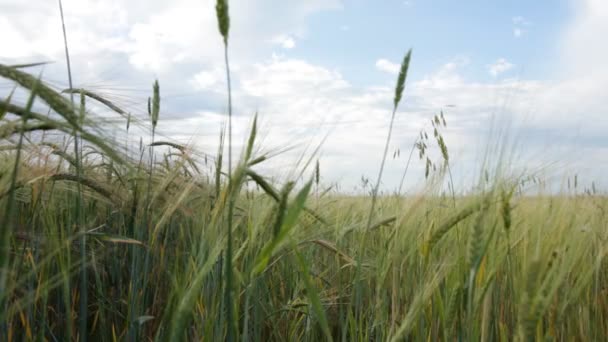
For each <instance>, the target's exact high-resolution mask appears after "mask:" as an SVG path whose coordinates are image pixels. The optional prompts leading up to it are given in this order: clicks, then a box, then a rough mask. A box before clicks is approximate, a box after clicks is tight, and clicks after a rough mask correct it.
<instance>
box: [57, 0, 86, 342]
mask: <svg viewBox="0 0 608 342" xmlns="http://www.w3.org/2000/svg"><path fill="white" fill-rule="evenodd" d="M58 2H59V14H60V16H61V29H62V32H63V46H64V50H65V61H66V66H67V72H68V84H69V87H70V88H73V84H72V66H71V63H70V51H69V48H68V36H67V31H66V29H65V18H64V15H63V3H62V1H61V0H58ZM70 101H71V103H72V108H73V107H74V94H73V93H70ZM81 110H82V108H81ZM74 154H75V158H76V163H77V165H76V173H77V175H78V177H80V166H79V165H78V160H79V158H78V154H79V152H78V135H77V129H76V128H74ZM77 191H78V194H77V199H76V206H75V208H74V210H75V212H76V217H77V220H78V221H77V222H78V226H79V228H80V229H84V227H83V226H84V223H83V221H84V220H83V217H82V213H81V205H82V188H81V186H80V182H77ZM82 239H83V241H82V245H81V250H80V251H81V255H80V257H81V258H83V260H82V263H81V264H82V268H81V270H80V276H81V283H80V296H81V297H80V313H79V315H78V331H79V337H80V339H81V341H83V342H86V341H87V291H86V288H87V280H86V263H85V262H84V261H85V258H86V246H85V242H86V236H85V234H82ZM67 320H68V321H69V320H70V318H68V319H67ZM68 334H69V335H71V331H70V332H68ZM69 339H71V336H69Z"/></svg>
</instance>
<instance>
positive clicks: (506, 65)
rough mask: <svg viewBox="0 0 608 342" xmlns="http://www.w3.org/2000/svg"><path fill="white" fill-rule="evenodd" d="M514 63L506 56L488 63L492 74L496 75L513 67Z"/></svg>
mask: <svg viewBox="0 0 608 342" xmlns="http://www.w3.org/2000/svg"><path fill="white" fill-rule="evenodd" d="M513 67H514V65H513V64H512V63H511V62H509V61H507V60H506V59H504V58H499V59H498V60H497V61H496V62H494V63H492V64H490V65H488V72H489V73H490V75H492V76H494V77H496V76H498V75H500V74H502V73H504V72H507V71H509V70H511V69H513Z"/></svg>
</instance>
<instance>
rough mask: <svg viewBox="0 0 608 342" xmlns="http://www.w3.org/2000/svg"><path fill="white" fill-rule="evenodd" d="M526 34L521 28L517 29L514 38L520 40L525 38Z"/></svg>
mask: <svg viewBox="0 0 608 342" xmlns="http://www.w3.org/2000/svg"><path fill="white" fill-rule="evenodd" d="M524 33H525V31H524V30H522V29H520V28H518V27H516V28H514V29H513V36H514V37H515V38H520V37H521V36H523V34H524Z"/></svg>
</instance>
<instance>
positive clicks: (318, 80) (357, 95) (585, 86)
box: [0, 0, 608, 192]
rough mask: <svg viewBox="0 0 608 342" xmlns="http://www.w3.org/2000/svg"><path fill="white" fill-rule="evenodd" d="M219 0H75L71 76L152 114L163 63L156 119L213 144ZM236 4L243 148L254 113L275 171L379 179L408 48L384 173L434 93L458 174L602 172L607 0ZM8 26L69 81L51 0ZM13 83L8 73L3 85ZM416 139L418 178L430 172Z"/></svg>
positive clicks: (218, 118)
mask: <svg viewBox="0 0 608 342" xmlns="http://www.w3.org/2000/svg"><path fill="white" fill-rule="evenodd" d="M214 5H215V3H214V1H212V0H175V1H171V2H169V1H160V0H131V1H125V0H103V1H97V0H64V1H63V7H64V13H65V20H66V29H67V33H68V40H69V48H70V54H71V61H72V68H73V74H74V86H75V87H84V88H87V89H90V90H92V91H95V92H97V93H99V94H102V95H104V96H106V97H109V98H111V99H112V100H113V101H115V102H116V103H117V104H119V105H121V106H123V107H124V108H125V109H127V110H129V111H131V112H132V113H133V115H135V116H138V117H140V118H141V119H142V120H145V117H146V114H145V111H146V105H145V104H146V100H147V97H148V96H149V94H150V92H151V85H152V82H153V81H154V80H155V79H158V80H159V82H160V86H161V97H162V103H161V116H160V120H159V131H160V132H161V135H162V136H164V137H167V138H171V139H174V140H177V141H179V142H183V143H188V144H191V145H192V146H195V147H196V148H197V149H199V150H201V151H203V152H205V153H209V154H215V152H216V150H217V144H218V133H219V131H220V127H221V125H222V124H223V123H225V122H226V118H227V117H226V112H227V105H226V95H227V92H226V80H225V69H224V56H223V46H222V40H221V38H220V35H219V32H218V28H217V22H216V19H215V11H214ZM229 6H230V14H231V27H230V39H229V58H230V64H231V75H232V81H233V83H232V87H233V88H232V90H233V105H234V110H233V113H234V143H235V150H236V151H240V149H241V148H242V143H243V142H244V140H245V138H246V134H247V130H248V128H249V126H250V124H251V121H252V117H253V114H254V113H256V112H257V113H259V117H260V122H261V127H260V138H261V141H260V143H261V145H260V149H259V150H258V151H257V153H259V154H262V153H265V152H267V153H274V152H277V151H282V153H281V154H279V155H278V156H276V157H273V159H271V160H270V161H268V162H267V163H266V164H265V165H262V166H260V168H261V170H262V171H264V172H266V173H268V174H271V175H273V176H275V177H276V178H277V179H278V180H280V179H281V178H282V177H283V178H284V177H286V176H287V175H291V174H293V171H295V170H294V165H295V164H296V162H297V161H298V160H300V159H301V157H302V156H303V155H304V156H307V157H310V156H312V155H313V153H316V155H314V156H313V159H314V160H316V159H317V158H318V159H319V161H320V166H321V174H322V179H323V182H324V183H325V184H332V183H338V184H339V185H340V189H341V190H343V191H347V192H348V191H360V190H361V189H362V179H370V180H375V179H376V177H377V173H378V168H379V166H380V161H381V158H382V152H383V149H384V143H385V139H386V136H387V132H388V125H389V122H390V117H391V109H392V103H393V96H394V86H395V82H396V79H397V74H398V71H399V67H400V63H401V60H402V59H403V56H404V55H405V53H406V52H407V51H408V49H410V48H411V49H412V50H413V53H412V62H411V64H410V69H409V73H408V78H407V81H406V87H405V92H404V97H403V100H402V102H401V104H400V106H399V108H398V110H397V113H396V118H395V126H394V131H393V135H392V139H391V141H390V145H389V158H388V161H387V165H386V168H385V174H384V176H383V181H382V189H383V190H384V191H392V190H394V189H396V188H397V186H398V184H399V182H400V180H401V177H402V174H403V172H404V168H405V165H406V162H407V156H408V155H409V153H410V150H411V147H412V145H413V144H414V142H415V141H416V139H417V137H418V136H419V133H420V131H421V130H425V131H427V132H428V133H429V134H430V133H431V132H432V126H431V124H430V120H431V118H432V117H433V116H434V115H435V114H438V113H439V112H440V111H443V112H444V115H445V118H446V120H447V127H445V128H443V129H442V134H443V135H444V137H445V141H446V143H447V145H448V149H449V152H450V164H451V168H452V171H453V174H454V179H455V180H454V181H455V183H456V188H457V189H459V190H461V191H465V190H466V189H467V188H468V187H470V186H472V184H475V182H476V181H477V179H478V177H479V174H480V170H481V164H482V162H483V161H484V160H491V161H493V162H498V161H499V160H500V161H502V162H503V163H504V165H505V166H503V168H504V169H506V172H513V173H519V172H524V171H525V172H534V173H537V172H538V173H539V174H540V175H542V176H543V177H547V179H551V180H552V181H553V182H555V184H557V186H559V185H560V184H566V178H567V177H572V176H573V175H574V174H578V179H579V182H580V183H582V184H584V185H586V186H590V184H591V182H595V184H596V186H597V187H600V188H606V185H608V179H607V178H606V175H605V173H604V172H603V170H606V169H608V136H607V135H606V132H608V119H607V117H606V114H608V99H607V98H606V96H605V89H608V63H606V60H608V46H607V45H606V44H605V41H604V39H605V37H606V35H607V34H608V2H607V1H605V0H552V1H549V0H538V1H528V0H513V1H482V0H466V1H465V0H462V1H453V0H426V1H423V0H408V1H404V0H385V1H369V0H308V1H295V0H294V1H284V0H232V1H230V2H229ZM0 32H2V34H1V35H0V46H1V47H2V48H1V49H0V63H5V64H15V63H25V62H37V61H53V62H54V63H53V64H50V65H47V66H45V67H44V70H43V71H42V72H43V75H44V79H45V80H47V81H48V82H50V83H51V84H53V85H54V86H55V87H57V88H58V89H61V88H65V87H67V78H66V67H65V59H64V58H65V57H64V51H63V38H62V31H61V21H60V16H59V9H58V5H57V2H55V1H49V0H31V1H21V0H0ZM9 91H10V87H7V86H4V87H2V86H0V96H5V94H4V93H6V94H8V92H9ZM3 92H4V93H3ZM99 110H102V109H101V108H100V109H99ZM430 145H433V146H431V148H430V149H429V156H430V158H431V159H432V160H433V161H436V162H437V163H438V164H439V163H440V153H439V151H438V150H437V149H436V148H435V146H434V144H433V143H431V144H430ZM495 146H502V147H504V148H505V151H506V152H505V154H501V153H499V149H497V148H495ZM317 147H319V149H318V150H317ZM315 151H316V152H315ZM416 157H417V156H416V155H415V157H414V158H413V161H412V163H411V165H410V168H409V169H408V174H407V177H406V182H405V184H406V189H407V190H408V191H410V190H411V191H414V190H415V189H419V188H420V187H421V186H422V184H423V180H424V163H423V162H422V161H419V160H418V158H416Z"/></svg>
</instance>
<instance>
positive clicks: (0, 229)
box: [0, 85, 37, 340]
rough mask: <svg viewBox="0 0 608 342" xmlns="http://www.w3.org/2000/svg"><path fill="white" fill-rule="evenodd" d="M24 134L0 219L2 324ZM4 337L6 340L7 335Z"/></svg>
mask: <svg viewBox="0 0 608 342" xmlns="http://www.w3.org/2000/svg"><path fill="white" fill-rule="evenodd" d="M36 91H37V87H36V85H34V87H33V88H32V90H31V92H30V96H29V98H28V101H27V104H26V106H25V113H24V115H23V116H22V117H21V119H22V120H23V126H25V125H26V123H27V120H28V117H29V116H28V115H27V113H29V111H30V110H31V109H32V106H33V105H34V99H35V98H36ZM24 136H25V132H24V131H21V133H20V134H19V141H18V143H17V154H16V156H15V164H14V166H13V171H12V174H11V183H10V187H9V197H8V201H7V202H6V208H5V211H4V216H3V218H2V221H0V223H1V225H0V322H2V323H1V324H2V325H4V324H5V323H6V322H7V320H8V317H7V313H8V299H9V297H10V295H11V293H12V291H9V290H8V288H7V282H8V275H9V263H10V262H9V250H10V237H11V227H12V224H11V222H10V221H11V220H12V212H13V205H14V203H15V189H16V187H17V177H18V174H19V163H20V162H21V151H22V148H23V139H24ZM7 331H8V330H7V329H6V328H5V327H3V329H2V333H3V334H4V333H6V332H7ZM3 337H6V338H7V340H8V336H3Z"/></svg>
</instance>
